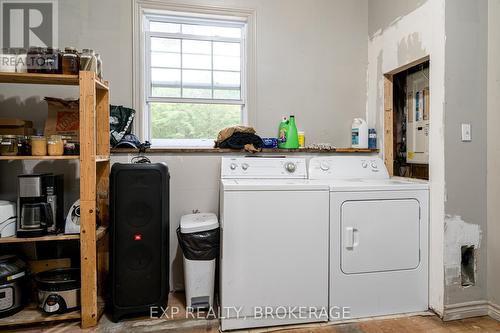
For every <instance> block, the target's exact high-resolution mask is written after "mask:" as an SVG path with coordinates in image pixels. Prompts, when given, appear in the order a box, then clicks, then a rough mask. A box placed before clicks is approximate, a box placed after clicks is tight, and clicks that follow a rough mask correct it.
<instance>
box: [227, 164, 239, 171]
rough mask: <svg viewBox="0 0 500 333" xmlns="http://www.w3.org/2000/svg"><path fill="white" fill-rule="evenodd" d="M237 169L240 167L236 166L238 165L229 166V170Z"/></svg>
mask: <svg viewBox="0 0 500 333" xmlns="http://www.w3.org/2000/svg"><path fill="white" fill-rule="evenodd" d="M237 167H238V166H237V165H236V163H231V165H230V166H229V168H230V169H231V170H233V171H234V170H236V168H237Z"/></svg>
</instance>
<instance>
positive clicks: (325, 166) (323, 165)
mask: <svg viewBox="0 0 500 333" xmlns="http://www.w3.org/2000/svg"><path fill="white" fill-rule="evenodd" d="M319 167H320V169H321V170H323V171H328V170H330V164H328V162H321V163H320V165H319Z"/></svg>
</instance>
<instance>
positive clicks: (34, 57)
mask: <svg viewBox="0 0 500 333" xmlns="http://www.w3.org/2000/svg"><path fill="white" fill-rule="evenodd" d="M41 57H42V48H41V47H30V48H29V50H28V53H27V54H26V66H27V70H28V73H41V72H42V71H41V68H40V65H39V61H40V59H41ZM42 60H43V59H42Z"/></svg>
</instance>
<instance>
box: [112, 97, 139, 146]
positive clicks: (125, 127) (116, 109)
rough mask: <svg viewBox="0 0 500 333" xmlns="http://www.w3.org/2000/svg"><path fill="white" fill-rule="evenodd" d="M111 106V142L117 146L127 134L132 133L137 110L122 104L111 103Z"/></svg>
mask: <svg viewBox="0 0 500 333" xmlns="http://www.w3.org/2000/svg"><path fill="white" fill-rule="evenodd" d="M109 108H110V110H109V129H110V143H111V147H115V146H116V145H117V144H118V142H120V141H121V139H122V138H123V136H124V135H125V134H130V132H131V130H132V121H133V120H134V117H135V110H134V109H130V108H126V107H123V106H121V105H110V106H109Z"/></svg>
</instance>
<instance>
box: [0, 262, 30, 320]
mask: <svg viewBox="0 0 500 333" xmlns="http://www.w3.org/2000/svg"><path fill="white" fill-rule="evenodd" d="M26 281H27V269H26V263H25V262H24V261H22V260H21V259H19V258H18V257H17V256H15V255H3V256H0V318H3V317H7V316H10V315H13V314H14V313H17V312H19V311H21V310H22V309H23V307H24V304H25V295H24V294H23V290H25V288H26Z"/></svg>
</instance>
